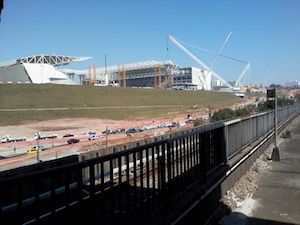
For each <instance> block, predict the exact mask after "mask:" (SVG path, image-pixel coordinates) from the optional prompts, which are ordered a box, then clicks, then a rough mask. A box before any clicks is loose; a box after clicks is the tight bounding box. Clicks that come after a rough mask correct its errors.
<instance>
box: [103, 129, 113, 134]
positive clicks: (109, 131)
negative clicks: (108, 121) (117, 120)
mask: <svg viewBox="0 0 300 225" xmlns="http://www.w3.org/2000/svg"><path fill="white" fill-rule="evenodd" d="M102 134H107V135H110V134H114V132H113V131H112V130H105V131H103V132H102Z"/></svg>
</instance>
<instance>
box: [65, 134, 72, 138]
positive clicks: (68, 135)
mask: <svg viewBox="0 0 300 225" xmlns="http://www.w3.org/2000/svg"><path fill="white" fill-rule="evenodd" d="M65 137H74V134H65V135H64V136H63V138H65Z"/></svg>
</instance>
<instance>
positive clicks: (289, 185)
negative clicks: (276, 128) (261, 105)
mask: <svg viewBox="0 0 300 225" xmlns="http://www.w3.org/2000/svg"><path fill="white" fill-rule="evenodd" d="M289 130H290V131H291V138H287V139H285V141H283V142H282V143H281V145H280V146H279V150H280V154H281V161H279V162H273V163H272V164H271V169H270V170H269V171H268V172H266V173H265V174H263V176H261V177H260V178H259V180H258V187H259V188H258V190H257V192H256V193H255V194H254V195H253V199H254V200H255V202H256V204H257V207H256V208H255V209H254V210H253V212H252V215H251V217H250V218H249V219H248V222H247V225H252V224H300V117H298V118H297V119H296V120H295V121H293V123H292V124H291V126H290V129H289ZM267 221H269V222H267Z"/></svg>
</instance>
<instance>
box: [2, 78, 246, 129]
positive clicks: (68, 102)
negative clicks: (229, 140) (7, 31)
mask: <svg viewBox="0 0 300 225" xmlns="http://www.w3.org/2000/svg"><path fill="white" fill-rule="evenodd" d="M238 101H240V99H239V98H237V97H235V96H234V95H233V94H230V93H216V92H207V91H173V90H153V89H141V88H117V87H92V86H68V85H49V84H45V85H34V84H1V85H0V109H23V108H26V109H27V108H71V109H69V110H64V111H25V112H23V111H22V112H0V125H11V124H20V123H26V122H29V121H40V120H48V119H59V118H76V117H77V118H78V117H81V118H82V117H83V118H102V119H116V120H120V119H134V118H136V117H148V118H149V117H157V116H162V115H166V114H167V113H168V112H176V111H180V112H183V111H186V110H188V109H191V108H192V107H193V106H194V105H198V107H208V106H209V107H211V108H214V107H224V106H228V105H231V104H233V103H236V102H238ZM149 105H150V106H154V105H155V106H159V105H170V108H143V109H134V108H125V109H124V108H121V109H90V110H87V109H72V107H103V106H106V107H118V106H149ZM178 105H181V106H180V107H179V106H178Z"/></svg>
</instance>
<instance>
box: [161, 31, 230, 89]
mask: <svg viewBox="0 0 300 225" xmlns="http://www.w3.org/2000/svg"><path fill="white" fill-rule="evenodd" d="M167 38H168V39H169V40H171V41H172V42H173V43H174V44H175V45H176V46H177V47H178V48H180V49H181V50H182V51H183V52H184V53H186V54H187V55H188V56H189V57H190V58H191V59H193V60H194V61H195V62H196V63H197V64H199V65H200V66H201V67H202V68H203V69H205V70H207V71H209V72H210V73H211V74H212V76H214V77H215V78H216V79H218V80H220V81H221V82H222V84H223V85H224V86H226V87H229V88H233V87H232V86H231V84H229V83H228V82H227V81H225V80H224V79H223V78H222V77H221V76H219V75H218V74H217V73H216V72H214V71H213V70H211V69H210V68H209V67H208V66H207V65H206V64H204V63H203V62H202V61H201V60H200V59H198V58H197V57H196V56H195V55H193V54H192V53H191V52H190V51H189V50H187V49H186V48H185V47H183V45H181V44H180V43H179V42H178V41H177V40H176V39H175V38H174V37H173V36H171V35H169V36H168V37H167ZM199 79H200V80H201V84H202V87H203V89H204V90H208V89H209V88H208V86H207V83H206V82H205V81H204V78H203V77H199Z"/></svg>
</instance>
